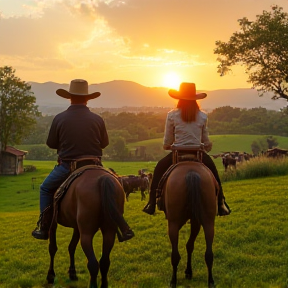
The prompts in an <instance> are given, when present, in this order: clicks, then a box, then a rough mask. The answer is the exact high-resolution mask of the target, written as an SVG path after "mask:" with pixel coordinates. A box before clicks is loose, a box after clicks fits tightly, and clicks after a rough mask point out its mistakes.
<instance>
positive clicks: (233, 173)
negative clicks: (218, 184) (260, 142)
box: [222, 156, 288, 181]
mask: <svg viewBox="0 0 288 288" xmlns="http://www.w3.org/2000/svg"><path fill="white" fill-rule="evenodd" d="M283 175H288V157H281V158H268V157H265V156H260V157H255V158H252V159H250V160H249V161H244V162H241V163H239V164H237V169H234V170H228V171H227V172H225V173H224V174H223V175H222V180H223V181H235V180H243V179H253V178H261V177H268V176H283Z"/></svg>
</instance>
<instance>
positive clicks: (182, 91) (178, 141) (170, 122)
mask: <svg viewBox="0 0 288 288" xmlns="http://www.w3.org/2000/svg"><path fill="white" fill-rule="evenodd" d="M168 94H169V95H170V96H171V97H172V98H174V99H177V100H178V104H177V107H176V108H175V109H173V110H171V111H169V112H168V114H167V117H166V124H165V133H164V139H163V149H165V150H171V145H173V146H175V147H177V146H185V145H186V146H191V145H199V146H200V145H201V144H204V147H205V151H206V152H209V151H210V150H211V149H212V143H211V142H210V140H209V134H208V128H207V121H208V116H207V114H206V113H204V112H203V111H202V110H201V109H200V107H199V104H198V102H197V100H200V99H203V98H205V97H206V96H207V94H206V93H196V86H195V84H194V83H181V85H180V88H179V91H177V90H174V89H170V90H169V91H168ZM202 162H203V164H205V165H206V166H207V167H208V168H209V169H210V170H211V172H212V173H213V175H214V176H215V179H216V180H217V182H218V184H219V188H220V189H219V194H218V215H219V216H224V215H229V214H230V212H231V211H230V208H229V206H228V205H227V203H226V202H225V197H224V194H223V189H222V185H221V181H220V177H219V175H218V171H217V168H216V166H215V163H214V161H213V160H212V159H211V157H210V156H209V155H208V154H207V153H202ZM171 165H172V152H170V153H169V154H167V155H166V156H165V157H164V158H162V159H161V160H160V161H159V162H158V163H157V165H156V167H155V170H154V173H153V179H152V183H151V188H150V196H149V202H148V204H147V205H146V206H145V207H144V209H143V212H145V213H147V214H150V215H153V214H154V213H155V208H156V191H157V187H158V184H159V182H160V179H161V178H162V176H163V174H164V173H165V172H166V171H167V169H168V168H169V167H170V166H171Z"/></svg>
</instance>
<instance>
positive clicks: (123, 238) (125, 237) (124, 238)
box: [116, 228, 135, 242]
mask: <svg viewBox="0 0 288 288" xmlns="http://www.w3.org/2000/svg"><path fill="white" fill-rule="evenodd" d="M116 234H117V238H118V241H119V242H124V241H127V240H130V239H131V238H133V237H134V236H135V234H134V232H133V231H132V230H131V229H130V228H129V229H128V230H126V231H125V232H123V233H122V235H121V233H120V232H119V230H118V229H117V232H116Z"/></svg>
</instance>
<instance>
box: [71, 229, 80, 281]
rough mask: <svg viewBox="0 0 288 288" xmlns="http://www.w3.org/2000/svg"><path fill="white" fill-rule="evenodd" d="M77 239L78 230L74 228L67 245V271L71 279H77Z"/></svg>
mask: <svg viewBox="0 0 288 288" xmlns="http://www.w3.org/2000/svg"><path fill="white" fill-rule="evenodd" d="M79 239H80V234H79V230H78V229H77V228H75V229H74V231H73V236H72V239H71V241H70V244H69V247H68V251H69V255H70V267H69V270H68V273H69V278H70V280H72V281H77V280H78V277H77V274H76V269H75V250H76V247H77V244H78V242H79Z"/></svg>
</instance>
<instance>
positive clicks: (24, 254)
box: [0, 162, 288, 288]
mask: <svg viewBox="0 0 288 288" xmlns="http://www.w3.org/2000/svg"><path fill="white" fill-rule="evenodd" d="M30 164H33V165H35V166H36V167H37V170H36V171H35V172H31V173H25V174H24V175H18V176H13V177H6V176H0V185H1V186H0V211H1V212H0V223H1V228H2V234H1V239H0V244H1V245H0V287H1V288H40V287H49V286H47V285H46V274H47V271H48V267H49V253H48V243H47V241H38V240H35V239H34V238H32V236H31V231H32V230H33V229H34V228H35V224H36V221H37V219H38V215H39V214H38V213H39V210H38V205H39V191H38V190H37V189H34V190H33V189H32V187H31V177H33V176H36V177H43V176H44V175H45V174H46V173H49V171H50V170H51V169H52V168H53V165H54V163H52V162H49V163H46V162H38V163H35V162H33V163H32V162H31V163H30ZM110 164H111V165H113V167H114V168H116V170H118V171H119V173H122V172H123V173H124V172H125V171H126V172H128V173H133V171H138V168H139V167H141V164H137V165H136V166H133V163H129V165H128V166H126V167H125V163H119V166H116V164H115V165H114V163H112V162H111V163H109V165H110ZM142 164H143V163H142ZM154 164H155V163H153V165H154ZM142 166H143V165H142ZM144 166H146V165H144ZM147 166H148V164H147ZM128 167H129V168H128ZM129 169H131V170H129ZM126 172H125V173H126ZM2 187H5V189H4V190H3V189H2ZM287 187H288V177H287V176H279V177H263V178H258V179H252V180H241V181H229V182H225V183H224V184H223V189H224V192H225V196H226V199H227V202H228V204H229V205H230V207H231V209H232V214H231V215H229V216H227V217H217V218H216V223H215V239H214V245H213V250H214V267H213V273H214V280H215V283H216V285H217V288H223V287H225V288H226V287H227V288H231V287H233V288H238V287H239V288H240V287H241V288H242V287H245V288H254V287H258V288H287V271H288V264H287V263H288V261H287V259H288V254H287V253H288V247H287V236H288V221H287V220H288V211H287V208H288V198H287ZM19 191H20V193H17V192H19ZM21 191H22V192H21ZM24 191H26V192H24ZM4 200H5V201H4ZM3 201H4V203H5V204H2V203H3ZM145 204H146V201H141V196H140V193H139V192H137V193H132V194H131V195H130V199H129V202H126V204H125V218H126V219H127V221H128V223H129V225H130V226H131V227H132V228H133V230H134V232H135V234H136V236H135V238H133V239H131V240H130V241H128V242H124V243H119V242H118V241H116V242H115V246H114V248H113V250H112V253H111V266H110V270H109V274H108V277H109V288H127V287H128V288H140V287H141V288H155V287H157V288H162V287H163V288H164V287H165V288H167V287H168V286H169V281H170V279H171V275H172V267H171V260H170V254H171V247H170V242H169V237H168V235H167V221H166V219H165V215H164V213H163V212H160V211H157V212H156V215H155V216H149V215H147V214H145V213H143V212H142V211H141V210H142V208H143V206H144V205H145ZM29 205H30V206H29ZM4 211H5V212H4ZM189 230H190V228H189V225H188V224H186V225H185V226H184V227H183V228H182V229H181V231H180V235H179V251H180V254H181V257H182V259H181V261H180V263H179V270H178V286H177V288H183V287H186V288H194V287H197V288H203V287H205V288H207V269H206V265H205V260H204V253H205V240H204V235H203V230H201V231H200V234H199V236H198V238H197V240H196V243H195V251H194V254H193V260H192V263H193V267H194V278H193V280H191V281H189V280H187V279H185V277H184V270H185V266H186V258H187V257H186V251H185V245H186V242H187V240H188V237H189ZM71 235H72V229H70V228H65V227H62V226H58V229H57V244H58V251H57V254H56V258H55V272H56V282H55V285H54V286H53V288H72V287H73V288H86V287H87V283H88V279H89V273H88V270H87V267H86V263H87V261H86V257H85V255H84V253H83V251H82V249H81V247H80V245H79V246H78V248H77V250H76V255H75V257H76V269H77V271H78V277H79V281H78V282H76V283H71V282H70V281H69V278H68V275H67V269H68V266H69V256H68V251H67V248H68V244H69V242H70V239H71ZM101 246H102V236H101V234H100V233H99V232H98V233H97V234H96V236H95V238H94V248H95V253H96V257H97V259H98V260H99V259H100V257H101V249H102V247H101ZM98 283H100V276H99V278H98Z"/></svg>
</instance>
